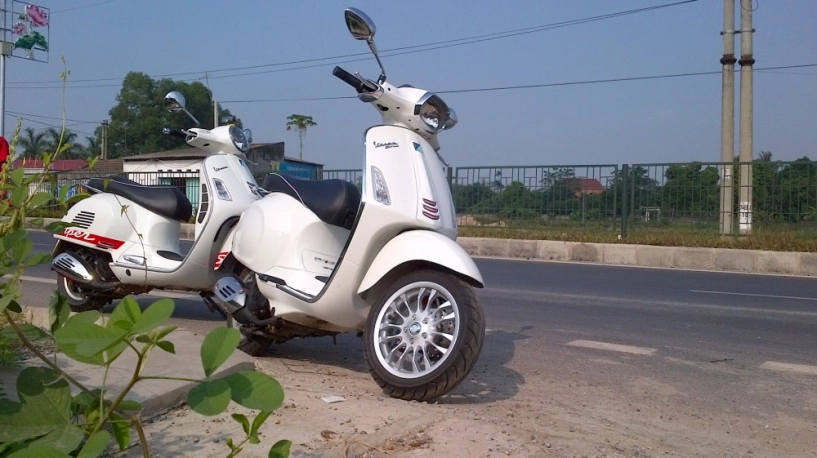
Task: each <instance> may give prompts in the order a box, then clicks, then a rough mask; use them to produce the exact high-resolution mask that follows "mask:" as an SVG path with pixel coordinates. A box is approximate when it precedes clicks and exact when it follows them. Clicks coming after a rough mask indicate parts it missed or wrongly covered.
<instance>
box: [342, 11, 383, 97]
mask: <svg viewBox="0 0 817 458" xmlns="http://www.w3.org/2000/svg"><path fill="white" fill-rule="evenodd" d="M343 16H344V18H345V19H346V27H347V28H349V32H350V33H351V34H352V36H353V37H354V38H355V40H366V44H368V45H369V49H371V50H372V54H374V58H375V59H377V65H379V66H380V78H378V80H377V82H378V83H383V82H384V81H386V70H385V69H384V68H383V63H382V62H380V56H378V55H377V47H376V46H375V45H374V33H375V31H376V30H377V28H376V27H375V26H374V21H372V19H371V18H370V17H369V16H367V15H366V13H364V12H363V11H360V10H359V9H357V8H346V11H344V12H343Z"/></svg>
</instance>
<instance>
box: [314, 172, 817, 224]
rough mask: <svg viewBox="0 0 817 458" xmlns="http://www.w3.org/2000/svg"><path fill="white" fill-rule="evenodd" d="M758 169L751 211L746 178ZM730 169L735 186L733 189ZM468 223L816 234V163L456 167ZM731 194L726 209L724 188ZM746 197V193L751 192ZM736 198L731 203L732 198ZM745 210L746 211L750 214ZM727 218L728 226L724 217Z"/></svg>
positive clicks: (455, 182) (455, 184) (457, 191)
mask: <svg viewBox="0 0 817 458" xmlns="http://www.w3.org/2000/svg"><path fill="white" fill-rule="evenodd" d="M742 170H751V177H752V183H751V185H749V186H747V185H745V184H744V185H743V189H744V190H746V192H745V194H751V196H752V197H751V205H750V207H747V206H746V204H748V203H749V202H748V201H747V202H744V201H743V200H742V198H741V182H740V174H741V171H742ZM724 173H726V174H730V175H731V176H732V186H731V188H727V187H725V186H724V183H725V182H724V181H723V179H722V178H723V176H724ZM323 177H324V179H327V178H341V179H347V180H349V181H353V182H355V183H358V185H359V183H360V179H361V177H362V174H361V171H360V170H326V171H324V175H323ZM449 177H450V181H451V192H452V195H453V197H454V204H455V206H456V210H457V215H458V217H459V224H460V226H463V227H502V228H509V229H510V228H515V229H554V230H565V231H567V230H570V231H578V230H580V231H602V232H606V231H613V232H615V233H618V234H622V235H624V236H626V235H627V234H628V232H633V231H639V232H640V231H648V232H659V231H676V232H687V233H690V232H694V233H702V234H712V235H715V234H720V233H721V227H722V226H721V225H722V224H729V226H728V227H731V228H733V229H732V233H737V232H738V230H739V227H740V223H741V222H746V221H748V220H751V225H752V228H753V230H757V229H761V230H762V229H770V228H779V227H783V226H785V227H787V228H789V229H796V230H804V231H805V232H807V234H806V235H808V236H810V237H815V238H817V162H815V161H810V160H808V159H805V158H804V159H801V160H798V161H793V162H780V161H777V162H771V161H762V160H761V161H755V162H752V163H737V162H735V163H730V164H723V163H717V162H712V163H701V162H692V163H667V164H632V165H631V164H625V165H563V166H525V167H511V166H496V167H458V168H454V169H450V170H449ZM722 192H724V193H727V195H730V194H731V211H729V210H730V207H729V206H728V205H727V206H724V207H723V208H722V203H721V193H722ZM744 197H745V196H744ZM724 200H725V202H729V199H728V198H726V199H724ZM742 210H743V213H741V211H742ZM725 221H728V222H729V223H725Z"/></svg>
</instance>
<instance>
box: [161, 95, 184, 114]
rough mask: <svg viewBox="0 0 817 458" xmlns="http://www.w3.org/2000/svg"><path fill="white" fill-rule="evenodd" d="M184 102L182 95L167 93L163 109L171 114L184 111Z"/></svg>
mask: <svg viewBox="0 0 817 458" xmlns="http://www.w3.org/2000/svg"><path fill="white" fill-rule="evenodd" d="M185 104H186V101H185V99H184V94H182V93H181V92H178V91H172V92H168V94H167V95H166V96H165V109H167V111H169V112H171V113H178V112H180V111H182V110H184V106H185Z"/></svg>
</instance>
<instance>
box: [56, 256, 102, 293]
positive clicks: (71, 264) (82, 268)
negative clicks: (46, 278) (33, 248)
mask: <svg viewBox="0 0 817 458" xmlns="http://www.w3.org/2000/svg"><path fill="white" fill-rule="evenodd" d="M51 268H52V269H53V270H55V271H56V272H57V273H58V274H60V275H62V276H63V277H66V278H69V279H71V280H73V281H75V282H77V283H82V284H83V285H89V284H91V282H93V281H94V275H93V274H92V273H91V272H92V270H91V268H90V267H89V266H86V265H85V262H83V261H81V260H79V259H77V258H75V257H74V256H73V255H71V254H69V253H60V254H58V255H57V257H56V258H54V260H53V261H51Z"/></svg>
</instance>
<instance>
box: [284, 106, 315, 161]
mask: <svg viewBox="0 0 817 458" xmlns="http://www.w3.org/2000/svg"><path fill="white" fill-rule="evenodd" d="M317 125H318V123H316V122H315V121H313V120H312V116H306V115H299V114H293V115H289V116H287V130H292V129H297V130H298V139H299V140H300V149H299V150H298V151H299V152H298V158H299V159H300V160H303V159H304V137H305V136H306V128H307V127H312V126H317Z"/></svg>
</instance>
